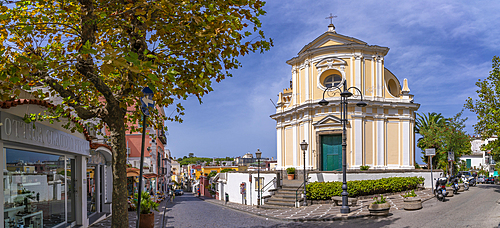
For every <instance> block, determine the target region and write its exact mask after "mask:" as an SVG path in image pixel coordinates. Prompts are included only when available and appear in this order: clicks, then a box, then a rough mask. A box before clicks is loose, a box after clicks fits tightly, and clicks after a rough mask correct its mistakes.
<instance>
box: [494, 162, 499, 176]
mask: <svg viewBox="0 0 500 228" xmlns="http://www.w3.org/2000/svg"><path fill="white" fill-rule="evenodd" d="M495 171H497V172H498V173H500V162H497V163H496V164H495Z"/></svg>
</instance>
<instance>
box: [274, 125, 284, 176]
mask: <svg viewBox="0 0 500 228" xmlns="http://www.w3.org/2000/svg"><path fill="white" fill-rule="evenodd" d="M279 121H280V119H278V127H277V128H276V132H277V133H276V139H277V140H276V141H278V143H277V145H276V150H277V156H276V159H277V160H278V167H276V169H278V170H280V169H282V168H281V167H284V166H285V164H284V162H283V158H282V157H281V147H282V145H283V144H282V142H281V131H282V128H281V123H280V122H279Z"/></svg>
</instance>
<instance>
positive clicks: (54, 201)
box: [3, 148, 72, 227]
mask: <svg viewBox="0 0 500 228" xmlns="http://www.w3.org/2000/svg"><path fill="white" fill-rule="evenodd" d="M4 153H5V163H4V164H3V165H4V167H5V169H6V170H4V197H5V201H4V218H5V221H4V222H5V227H42V225H41V224H42V223H43V227H55V226H58V225H61V224H64V223H67V222H68V221H67V220H66V213H67V212H66V209H65V208H66V207H65V204H66V200H67V201H70V200H71V199H70V198H69V196H70V194H71V193H70V191H72V190H70V189H68V188H67V183H68V180H69V179H71V177H70V176H67V175H66V173H67V172H65V170H66V171H71V170H68V169H67V168H66V167H65V156H59V155H52V154H44V153H36V152H30V151H24V150H16V149H10V148H5V149H4ZM35 166H40V167H45V171H41V170H40V171H38V172H34V170H35V169H34V167H35ZM68 208H69V207H68ZM68 210H69V209H68Z"/></svg>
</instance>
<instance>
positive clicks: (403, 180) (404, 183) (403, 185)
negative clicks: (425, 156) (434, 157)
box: [307, 177, 424, 200]
mask: <svg viewBox="0 0 500 228" xmlns="http://www.w3.org/2000/svg"><path fill="white" fill-rule="evenodd" d="M423 181H424V178H423V177H389V178H382V179H378V180H357V181H348V182H347V193H349V197H357V196H366V195H375V194H383V193H390V192H402V191H408V190H412V189H416V188H417V185H418V184H421V183H422V182H423ZM340 193H342V182H338V181H335V182H313V183H310V184H308V185H307V198H308V199H312V200H327V199H331V198H332V196H340Z"/></svg>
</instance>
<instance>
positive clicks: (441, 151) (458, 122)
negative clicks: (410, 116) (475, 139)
mask: <svg viewBox="0 0 500 228" xmlns="http://www.w3.org/2000/svg"><path fill="white" fill-rule="evenodd" d="M462 113H463V110H462V111H461V112H459V113H457V114H456V115H455V116H454V117H452V118H446V119H443V121H442V122H441V121H440V120H439V119H441V118H420V119H417V122H420V121H421V120H433V121H429V122H427V123H421V125H420V126H426V127H420V129H419V133H420V135H422V136H423V138H420V139H419V140H418V143H417V146H418V147H419V148H420V149H422V150H425V149H427V148H435V149H436V155H435V156H434V157H433V159H432V163H433V164H432V165H433V166H434V167H436V168H440V169H444V170H448V168H449V165H448V152H449V151H452V152H453V153H454V157H455V160H454V161H453V163H452V165H453V166H454V170H457V169H456V168H457V167H458V166H457V165H458V162H459V159H460V157H461V156H463V155H466V154H470V153H471V149H470V148H471V144H470V137H469V136H468V135H467V134H466V133H465V130H464V129H465V121H466V120H467V118H464V119H462V118H461V117H462ZM429 116H441V114H437V115H431V114H429ZM435 120H438V121H435ZM422 154H424V151H422ZM424 160H425V161H426V162H427V163H428V161H427V156H424Z"/></svg>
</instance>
